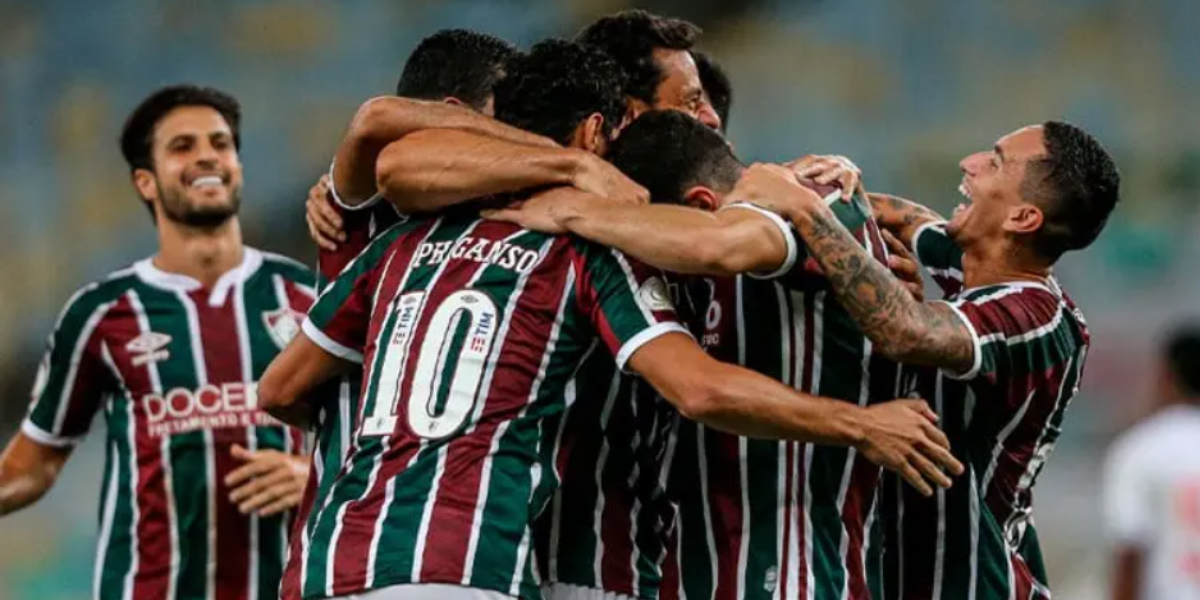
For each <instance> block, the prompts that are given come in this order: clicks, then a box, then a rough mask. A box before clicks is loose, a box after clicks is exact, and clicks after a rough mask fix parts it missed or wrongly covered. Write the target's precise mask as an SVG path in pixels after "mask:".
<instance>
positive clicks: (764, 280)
mask: <svg viewBox="0 0 1200 600" xmlns="http://www.w3.org/2000/svg"><path fill="white" fill-rule="evenodd" d="M836 194H837V192H834V193H832V194H829V195H827V202H830V203H831V204H830V205H831V208H832V209H833V210H834V212H835V214H836V215H837V216H838V218H839V220H840V221H841V222H842V223H843V224H844V225H845V226H846V227H847V228H848V229H849V230H850V231H851V232H852V233H853V234H854V235H855V236H856V238H857V239H858V240H859V241H860V242H861V243H863V244H864V245H865V246H866V247H867V248H868V250H869V251H870V252H871V254H872V255H873V256H874V257H875V258H876V259H878V260H880V261H884V262H886V257H887V255H886V248H885V245H884V244H883V241H882V239H881V237H880V233H879V229H878V226H877V224H876V223H875V221H874V219H871V218H870V217H869V214H870V212H869V209H868V208H867V206H866V204H865V202H864V201H863V200H862V198H858V197H856V198H855V200H854V202H853V203H844V202H840V201H837V200H836V198H837V197H838V196H837V195H836ZM766 214H767V215H768V216H770V217H771V218H773V219H775V220H776V222H777V224H778V225H779V226H780V227H782V228H783V230H784V232H785V237H786V239H788V240H789V243H790V252H789V255H790V258H789V260H788V262H787V263H785V265H784V266H783V267H782V268H781V269H780V270H779V271H777V272H776V273H773V274H770V275H767V276H765V277H752V276H748V275H741V276H737V277H729V278H700V279H698V280H695V281H693V282H692V284H691V285H688V286H686V289H687V290H688V292H689V296H690V297H691V299H692V304H693V305H694V308H695V309H696V310H695V311H694V312H695V313H696V315H697V317H698V322H697V323H695V324H694V325H693V332H694V333H695V334H696V336H697V337H698V338H699V340H700V342H701V345H703V346H705V347H706V348H707V349H708V351H709V352H710V353H711V354H712V355H713V356H714V357H715V358H717V359H719V360H723V361H728V362H733V363H735V364H739V365H742V366H745V367H747V368H749V369H752V370H754V371H757V372H759V373H762V374H764V375H767V376H769V377H772V378H774V379H777V380H779V381H782V382H783V383H784V384H786V385H790V386H792V387H794V388H796V389H798V390H801V391H804V392H808V393H813V394H818V395H821V396H826V397H830V398H835V399H839V400H844V401H847V402H853V403H855V404H861V405H866V404H869V403H872V402H876V401H884V400H890V399H893V398H896V397H899V395H898V391H899V389H898V388H899V387H900V383H901V382H900V373H899V368H898V367H897V365H896V364H895V363H893V362H891V361H888V360H886V359H884V358H882V357H880V356H878V355H876V354H875V353H873V352H872V349H871V344H870V342H869V340H867V339H866V338H865V337H864V336H863V334H862V333H861V332H860V331H859V329H858V327H857V325H856V324H855V323H854V321H853V320H852V319H851V318H850V315H849V314H848V313H847V312H846V311H845V309H844V308H842V306H841V305H840V304H839V303H838V302H837V301H836V299H835V297H834V295H833V292H832V291H831V290H830V288H829V286H828V282H827V281H826V280H825V278H824V277H823V276H822V275H821V273H820V268H819V266H818V264H817V263H816V261H815V260H814V259H813V258H812V257H811V256H807V254H806V250H805V248H804V246H803V242H802V240H799V239H798V238H797V234H796V233H795V232H794V230H792V229H791V227H790V225H788V224H786V223H784V222H783V221H782V220H781V219H778V217H776V216H774V215H772V214H770V213H766ZM674 465H675V468H674V473H673V476H672V480H671V487H672V489H673V490H674V495H675V496H677V497H678V499H679V525H678V534H679V535H678V538H677V547H676V548H675V555H676V556H677V563H676V562H675V561H671V560H668V567H669V571H668V573H667V574H666V575H665V576H664V577H665V578H666V582H665V583H664V586H663V594H664V596H668V597H676V596H682V597H686V598H688V599H689V600H697V599H710V598H712V599H725V598H729V599H734V598H738V599H741V598H785V599H786V598H809V599H813V598H815V599H818V600H824V599H831V600H842V599H846V598H850V599H867V598H870V592H869V591H868V579H869V575H868V572H867V566H866V563H867V558H866V554H867V545H868V539H869V537H868V535H867V532H868V530H869V529H870V527H871V521H872V515H873V514H874V505H875V499H876V487H877V482H878V479H879V476H880V469H879V468H878V467H877V466H875V465H874V464H872V463H870V462H869V461H867V460H866V459H864V458H862V457H861V456H859V455H858V453H857V452H856V451H855V450H854V449H852V448H841V447H830V446H817V445H812V444H803V443H797V442H779V441H768V440H758V439H750V438H746V437H739V436H734V435H729V434H726V433H723V432H720V431H716V430H714V429H711V428H708V427H704V426H701V425H698V424H695V423H690V422H686V421H685V422H684V425H683V426H682V427H681V428H680V431H679V441H678V446H677V448H676V450H675V459H674Z"/></svg>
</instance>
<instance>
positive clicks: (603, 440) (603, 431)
mask: <svg viewBox="0 0 1200 600" xmlns="http://www.w3.org/2000/svg"><path fill="white" fill-rule="evenodd" d="M620 390H621V373H620V372H618V371H613V377H612V381H610V382H609V384H608V394H606V395H605V397H604V408H602V409H601V410H600V454H599V456H597V457H596V470H595V476H596V477H595V479H596V490H597V491H598V492H600V493H598V494H596V506H595V507H594V508H593V510H592V524H593V526H594V527H595V532H594V533H595V534H596V553H595V556H594V557H593V564H592V569H593V573H592V576H593V577H595V581H596V587H597V588H603V582H604V577H603V569H602V567H603V564H604V500H605V495H604V466H605V465H606V464H608V435H607V431H608V424H609V421H610V420H611V419H612V410H613V404H614V403H615V402H616V399H617V392H619V391H620Z"/></svg>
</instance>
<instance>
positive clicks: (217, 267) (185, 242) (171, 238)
mask: <svg viewBox="0 0 1200 600" xmlns="http://www.w3.org/2000/svg"><path fill="white" fill-rule="evenodd" d="M164 221H165V220H164ZM243 253H244V248H243V246H242V228H241V225H240V224H239V223H238V220H237V218H236V217H234V218H232V219H229V220H228V221H226V222H224V223H222V224H221V225H218V226H216V227H213V228H196V227H189V226H187V225H183V224H180V223H174V222H170V221H165V222H163V221H160V222H159V224H158V254H157V255H156V256H155V257H154V266H156V267H158V268H159V269H161V270H163V271H166V272H168V273H177V274H179V275H186V276H188V277H191V278H192V279H195V280H196V281H199V282H200V283H201V284H203V285H204V287H206V288H211V287H213V285H215V284H216V282H217V280H218V279H220V278H221V276H222V275H224V274H225V273H227V272H229V271H230V270H231V269H234V268H236V267H237V266H238V265H240V264H242V256H243Z"/></svg>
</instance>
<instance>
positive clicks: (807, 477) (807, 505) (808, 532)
mask: <svg viewBox="0 0 1200 600" xmlns="http://www.w3.org/2000/svg"><path fill="white" fill-rule="evenodd" d="M817 339H820V338H817ZM813 381H816V375H814V376H813ZM813 389H816V386H813ZM800 447H802V448H804V515H803V518H804V571H805V575H806V577H807V578H808V595H807V596H806V598H808V600H813V598H814V597H815V596H816V594H817V585H816V581H815V579H814V577H815V576H816V574H815V573H814V572H813V570H814V569H813V568H812V565H813V549H812V548H813V536H812V528H813V526H812V461H813V445H812V444H804V445H803V446H800Z"/></svg>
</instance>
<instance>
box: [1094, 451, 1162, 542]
mask: <svg viewBox="0 0 1200 600" xmlns="http://www.w3.org/2000/svg"><path fill="white" fill-rule="evenodd" d="M1131 433H1136V430H1135V431H1134V432H1131ZM1138 441H1139V440H1136V439H1131V438H1129V437H1123V438H1121V439H1119V440H1118V441H1117V443H1115V444H1113V446H1112V448H1111V450H1109V453H1108V456H1107V458H1106V460H1105V464H1104V473H1103V481H1102V482H1101V485H1102V486H1103V487H1102V492H1103V498H1102V508H1103V517H1104V529H1105V532H1106V533H1107V535H1108V537H1109V539H1110V540H1112V541H1113V542H1115V543H1118V544H1133V545H1140V544H1142V543H1145V542H1148V541H1150V539H1151V537H1152V536H1153V534H1154V531H1153V526H1154V521H1153V515H1154V510H1153V506H1152V505H1151V502H1150V499H1149V498H1148V495H1149V494H1150V493H1151V490H1150V486H1149V482H1148V481H1147V474H1148V473H1149V471H1150V469H1151V468H1153V465H1150V464H1147V463H1146V461H1145V458H1146V457H1145V456H1144V454H1145V453H1144V452H1142V450H1143V448H1142V446H1141V445H1140V444H1138V443H1137V442H1138Z"/></svg>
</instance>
